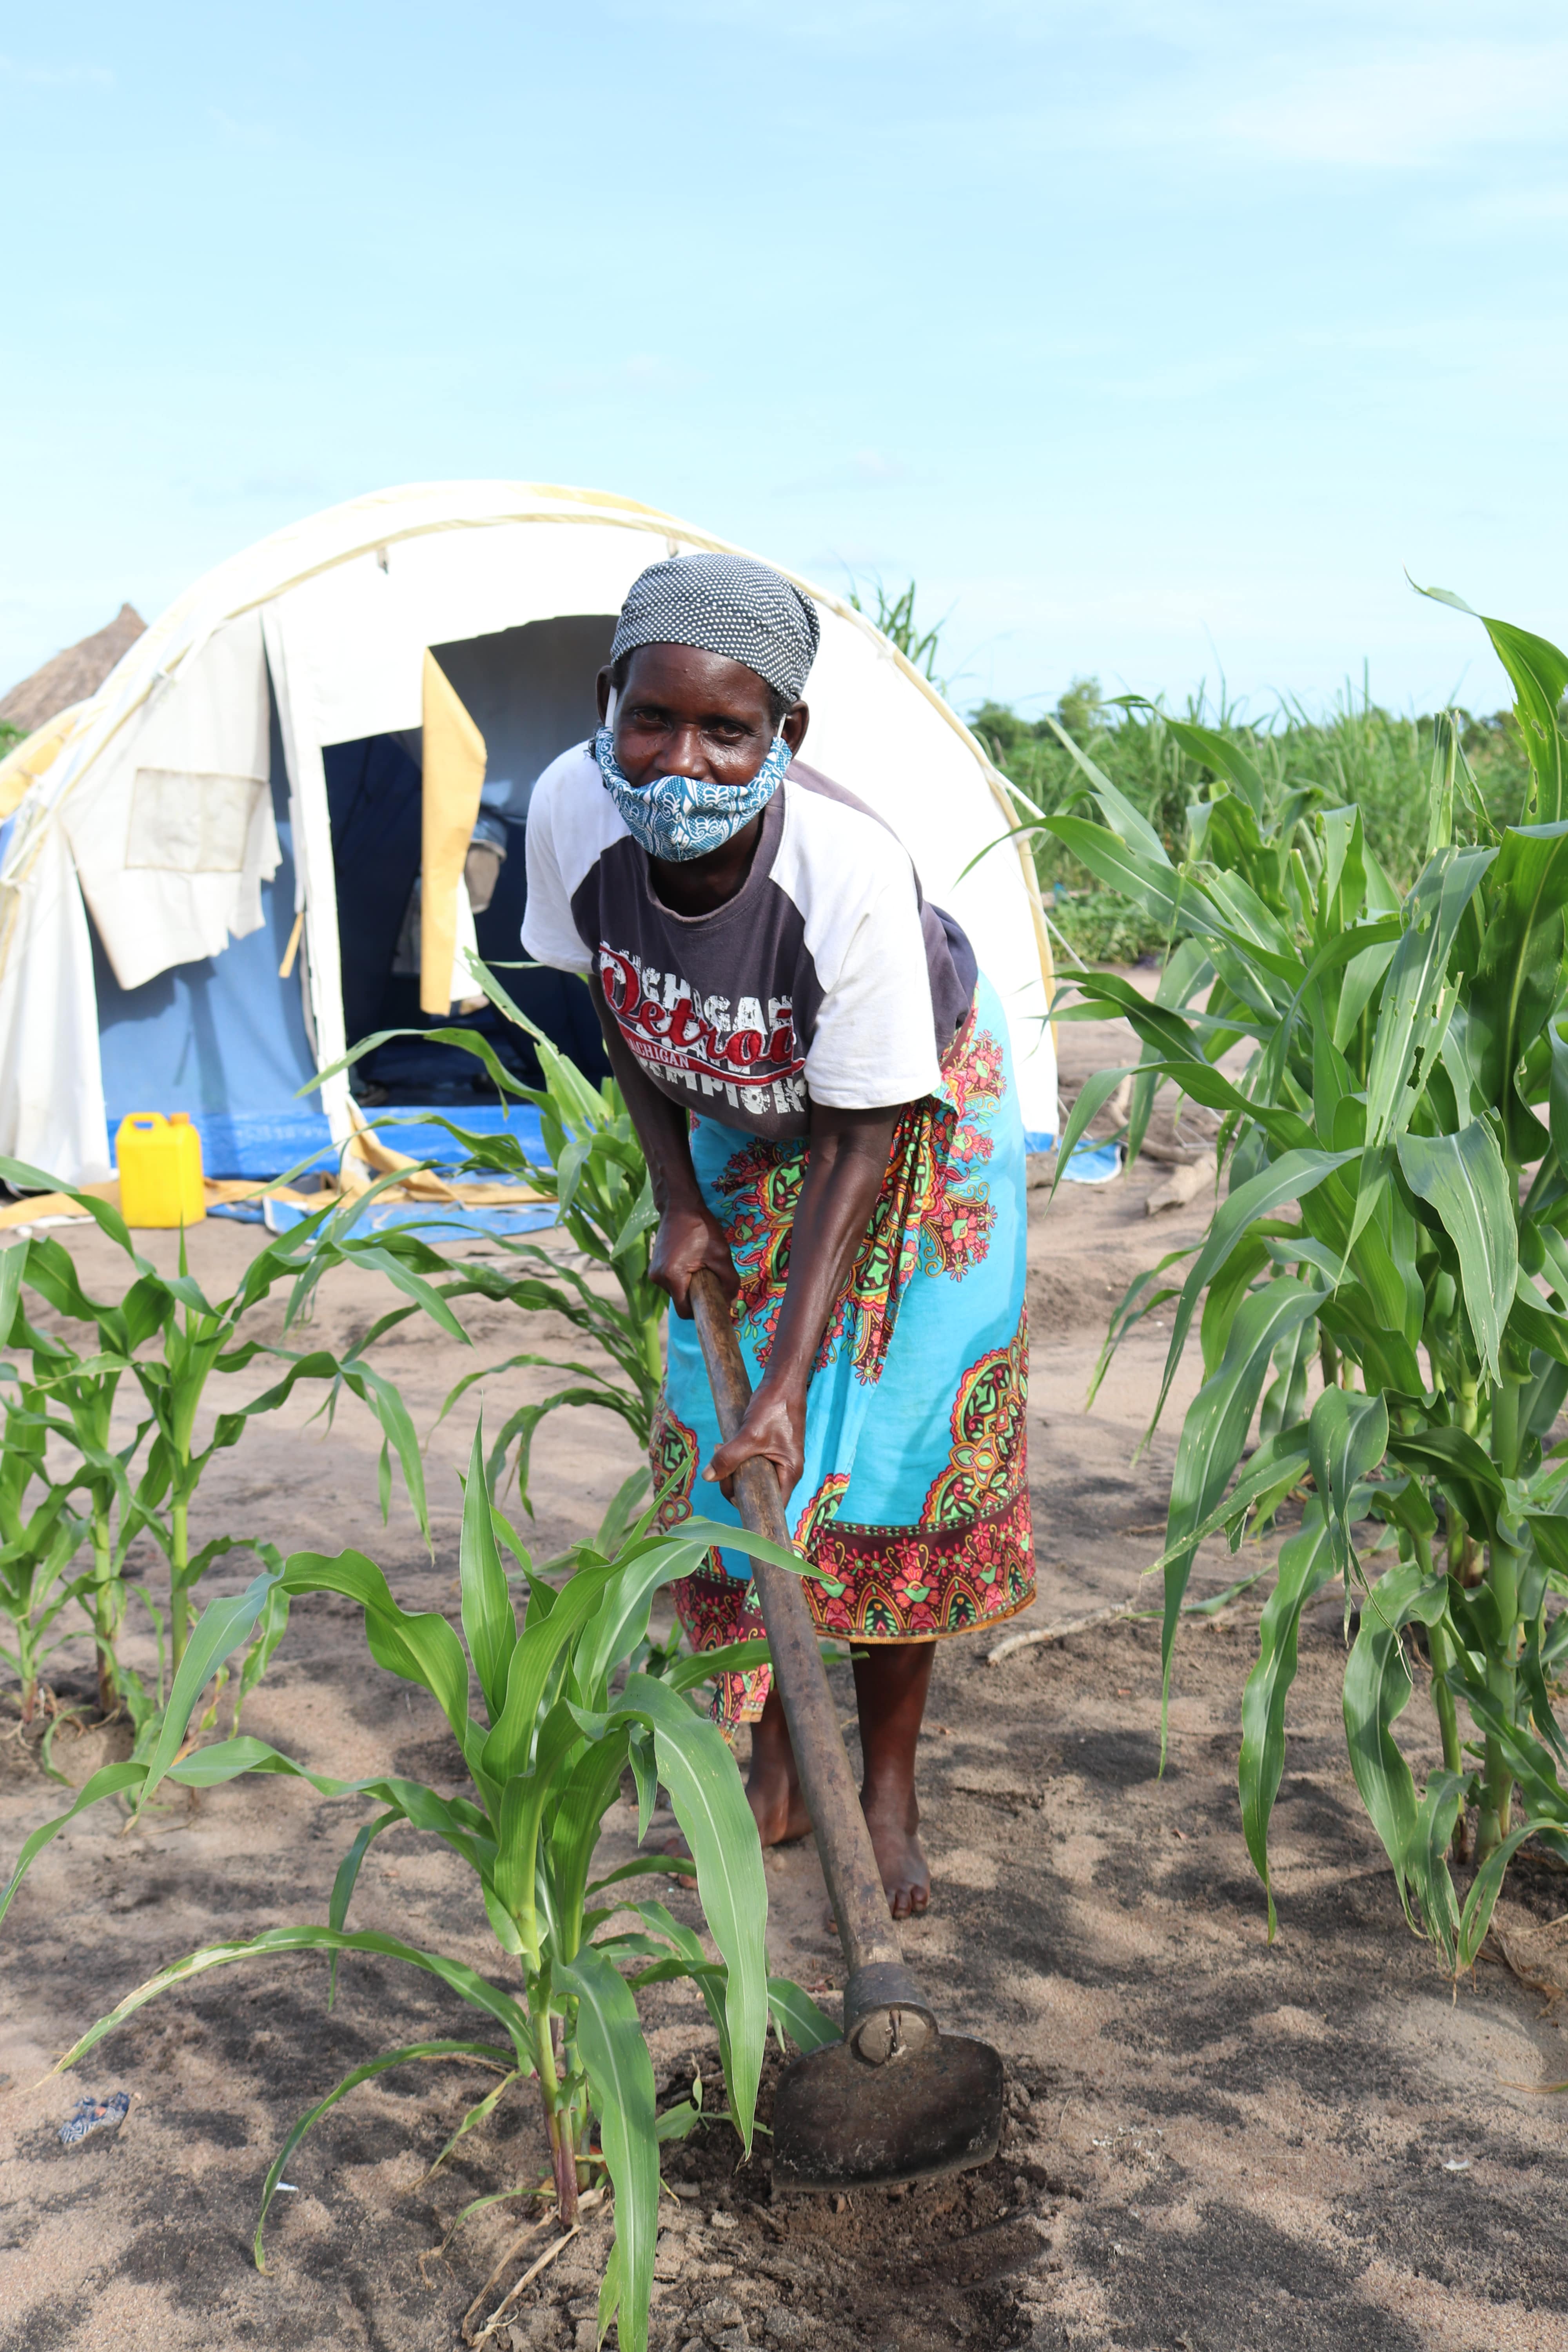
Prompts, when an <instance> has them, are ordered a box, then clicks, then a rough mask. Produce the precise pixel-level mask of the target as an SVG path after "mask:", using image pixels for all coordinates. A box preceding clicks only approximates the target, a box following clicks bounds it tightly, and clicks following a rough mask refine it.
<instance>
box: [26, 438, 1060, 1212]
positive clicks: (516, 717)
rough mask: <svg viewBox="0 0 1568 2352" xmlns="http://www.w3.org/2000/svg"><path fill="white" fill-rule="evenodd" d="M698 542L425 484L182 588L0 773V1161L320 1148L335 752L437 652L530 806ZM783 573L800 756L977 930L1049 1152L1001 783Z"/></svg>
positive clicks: (847, 618) (222, 1167)
mask: <svg viewBox="0 0 1568 2352" xmlns="http://www.w3.org/2000/svg"><path fill="white" fill-rule="evenodd" d="M694 548H704V549H720V550H726V543H725V542H724V541H721V540H717V539H714V538H711V537H710V536H709V535H708V534H707V533H705V532H702V531H700V530H693V529H692V528H691V527H690V526H689V524H686V523H682V522H679V521H677V520H674V519H673V518H671V517H669V516H668V515H664V514H660V513H658V512H656V511H655V510H654V509H651V508H647V507H644V506H639V505H637V504H635V503H634V502H633V501H631V500H629V499H616V498H613V497H610V496H607V495H605V494H601V493H597V492H592V491H581V490H573V489H563V488H552V487H545V486H540V485H536V484H532V483H526V482H457V483H437V484H423V485H416V486H414V487H410V488H400V489H392V490H386V491H383V492H380V493H377V494H376V495H374V496H372V497H367V498H363V499H354V500H352V501H351V502H350V503H349V504H347V505H344V506H340V507H334V508H331V509H328V510H327V511H326V512H325V513H322V514H319V515H313V516H311V517H310V519H309V520H306V521H303V522H300V523H299V524H297V525H296V526H294V527H293V528H291V529H289V530H282V531H278V532H276V533H274V534H273V535H272V537H270V538H268V539H265V540H262V541H259V542H258V544H257V545H256V546H254V547H251V548H248V549H247V550H246V551H244V552H243V553H242V554H239V555H237V556H235V557H233V558H232V559H231V560H230V561H229V562H226V563H223V564H220V565H219V566H218V567H217V569H216V571H213V572H209V573H208V574H207V575H206V576H205V578H204V579H202V580H200V581H198V582H197V583H195V586H194V587H192V588H191V589H189V590H188V591H187V592H186V593H185V594H184V595H183V596H181V597H180V598H179V599H178V600H177V601H176V602H175V603H174V604H172V605H171V606H170V607H169V609H168V611H167V612H165V613H164V614H163V615H162V616H161V617H160V618H159V619H158V620H157V621H155V622H154V623H153V625H152V626H151V627H150V628H149V629H148V630H147V632H146V634H145V635H143V636H142V637H141V638H139V639H138V640H137V642H136V643H135V644H134V645H133V646H132V647H131V649H130V650H129V652H128V653H127V654H126V655H125V656H124V657H123V659H122V660H121V662H120V663H119V664H118V666H117V667H116V668H115V669H114V670H113V672H112V673H111V675H110V677H109V678H108V679H107V680H106V682H105V684H104V685H103V687H102V688H100V691H99V692H98V693H97V694H96V695H95V696H93V697H92V698H91V699H90V700H89V701H88V702H86V703H83V704H80V705H79V706H78V707H77V708H76V709H74V710H72V711H70V712H68V713H66V714H64V715H63V716H62V718H61V719H57V720H55V721H53V722H51V725H50V727H49V728H48V729H47V730H43V733H42V735H41V736H40V737H37V738H34V739H33V740H31V741H30V742H29V743H27V744H26V745H24V746H22V747H21V748H20V750H19V751H17V752H16V753H14V754H13V755H12V758H11V760H10V761H7V762H5V765H4V766H0V819H4V820H5V823H4V824H3V826H0V1150H3V1151H5V1153H8V1154H11V1155H14V1156H15V1157H17V1158H19V1159H23V1160H29V1161H31V1162H32V1163H33V1164H34V1165H35V1166H40V1167H43V1168H47V1169H49V1170H51V1171H54V1172H56V1173H58V1175H60V1176H62V1177H64V1178H66V1179H68V1181H87V1180H90V1179H93V1178H98V1177H102V1176H104V1175H106V1174H107V1173H108V1172H109V1169H110V1132H111V1125H112V1122H113V1121H114V1120H115V1119H117V1118H119V1117H120V1116H121V1115H122V1114H123V1113H124V1112H125V1111H126V1110H128V1109H139V1110H163V1111H169V1110H175V1109H186V1110H189V1111H190V1112H191V1113H192V1115H193V1116H194V1117H195V1118H196V1119H197V1122H198V1124H199V1125H200V1126H201V1127H202V1129H203V1134H204V1145H205V1151H206V1158H207V1166H208V1172H209V1173H210V1174H215V1175H223V1174H237V1175H261V1174H271V1173H276V1172H277V1171H278V1170H279V1169H280V1168H282V1167H283V1166H285V1165H287V1164H288V1163H289V1160H290V1159H292V1158H296V1157H298V1156H299V1147H300V1143H301V1142H306V1143H309V1141H310V1139H312V1138H313V1137H316V1136H318V1135H319V1139H320V1141H321V1143H325V1142H326V1140H327V1139H328V1135H329V1131H330V1135H331V1139H332V1140H333V1141H334V1142H336V1143H339V1144H341V1143H342V1141H343V1140H344V1139H345V1138H346V1136H347V1134H348V1132H349V1126H350V1108H349V1092H348V1083H347V1080H346V1078H345V1077H343V1076H338V1077H336V1078H333V1079H331V1080H329V1081H328V1082H327V1084H326V1086H325V1087H324V1088H323V1089H322V1092H321V1096H320V1097H310V1098H309V1099H308V1100H305V1101H300V1100H298V1099H297V1092H298V1089H299V1087H300V1086H301V1085H303V1084H305V1083H306V1082H307V1081H308V1079H309V1078H310V1076H311V1074H312V1073H313V1072H314V1071H315V1070H317V1069H321V1068H324V1067H326V1066H328V1065H329V1064H331V1062H333V1061H335V1060H336V1059H337V1058H338V1057H339V1056H340V1055H342V1052H343V1051H344V1049H345V1045H346V1043H347V1042H348V1039H347V1037H346V1034H345V1013H344V1005H345V965H346V963H347V962H348V960H349V950H348V947H347V945H346V944H345V936H344V928H343V926H342V924H341V923H340V897H341V893H340V875H339V871H338V867H337V865H336V864H335V862H334V831H333V814H332V805H331V792H330V778H331V774H332V773H333V772H334V765H333V763H334V761H338V762H339V763H340V765H341V759H342V750H343V747H345V746H347V747H353V746H363V745H364V744H365V743H367V742H370V743H373V744H374V743H375V742H384V741H388V740H392V739H396V738H399V737H405V738H406V731H407V730H416V729H417V728H418V727H419V726H420V723H421V715H422V714H421V681H422V677H423V675H424V671H425V656H426V650H427V649H430V648H435V649H437V653H438V657H439V659H440V661H441V664H442V667H443V668H444V669H445V670H446V672H447V675H448V676H449V677H451V679H452V683H453V685H454V686H455V687H456V688H457V690H458V694H459V695H460V696H461V697H462V699H463V701H464V702H465V703H466V705H467V706H468V709H469V710H470V711H471V712H472V715H473V717H474V719H475V720H476V721H477V723H478V725H479V730H480V731H481V732H482V733H483V734H484V736H485V738H486V741H487V745H488V747H489V774H490V777H491V779H492V780H494V779H496V778H497V777H498V774H499V775H500V784H501V786H502V788H503V793H504V790H505V789H510V793H511V803H510V805H511V811H512V814H514V815H518V816H521V813H522V812H523V810H524V809H525V806H526V795H527V790H528V788H529V784H530V782H531V776H532V775H534V774H537V773H538V772H539V770H540V769H542V767H543V766H544V765H545V764H546V762H547V761H549V760H550V759H551V758H552V757H553V756H554V754H555V753H556V752H557V751H562V750H563V749H565V748H566V747H567V746H568V745H569V744H571V743H573V742H574V741H577V740H581V738H582V737H583V736H584V735H585V734H586V733H587V732H588V731H589V729H590V727H591V726H592V724H593V700H592V689H593V678H594V674H595V670H596V669H597V667H598V666H599V664H600V662H601V661H602V660H603V659H604V658H605V649H606V647H607V645H608V638H609V632H610V627H611V622H612V616H613V615H614V614H615V613H616V611H617V609H618V608H619V605H620V604H621V601H622V599H623V597H624V595H625V593H626V589H627V588H628V587H629V586H630V584H631V582H632V581H633V579H634V578H635V577H636V575H637V572H639V571H640V570H641V569H642V567H643V566H644V565H645V564H646V563H648V562H653V561H655V560H657V559H658V557H660V556H663V555H665V554H672V555H673V554H677V553H679V552H681V551H685V550H689V549H694ZM726 551H728V550H726ZM792 576H793V575H792ZM798 584H799V585H800V586H801V587H803V588H805V589H806V590H807V592H808V593H810V594H811V595H812V596H813V597H814V598H815V599H816V604H817V606H818V609H819V611H820V613H821V616H822V625H823V635H822V646H821V651H820V654H819V656H818V658H817V662H816V667H815V669H814V670H813V673H812V677H811V682H810V687H809V689H808V693H809V700H810V704H811V714H812V716H811V732H810V740H809V743H808V745H807V749H806V756H807V758H808V759H809V760H810V761H811V762H812V764H813V765H815V766H816V767H819V768H821V769H823V770H824V771H826V772H827V773H828V774H830V775H832V776H834V777H836V778H837V780H838V781H840V782H843V783H844V784H846V785H847V786H848V788H849V789H850V790H851V791H853V792H855V793H858V795H859V796H860V797H861V798H862V799H864V800H865V801H867V802H868V803H869V804H870V805H871V806H872V807H874V808H875V809H877V810H878V812H879V814H882V815H884V816H885V817H886V818H887V820H888V821H889V824H892V825H893V826H894V827H895V828H896V830H897V831H898V833H899V834H900V836H901V838H902V839H903V840H904V841H905V842H906V843H907V844H908V845H909V847H910V851H911V853H912V855H913V856H914V858H915V861H916V864H917V866H918V868H919V870H920V873H921V880H922V883H923V885H924V887H925V890H926V894H927V896H928V898H931V899H933V900H934V901H935V902H936V903H937V904H939V905H941V906H943V907H945V908H948V909H949V910H950V911H951V912H952V914H954V915H955V916H956V917H957V918H958V919H959V921H960V922H961V923H962V924H963V926H964V928H965V929H966V930H967V931H968V932H969V934H970V937H971V938H972V939H973V941H974V943H975V946H976V949H977V950H978V952H979V955H980V959H981V962H982V965H983V967H984V969H985V971H987V972H988V973H989V975H990V977H991V979H992V981H993V982H994V984H995V986H996V988H997V990H998V992H999V993H1000V995H1001V997H1002V1000H1003V1003H1004V1004H1005V1007H1006V1008H1007V1013H1008V1018H1009V1021H1010V1024H1011V1028H1012V1042H1013V1049H1014V1054H1015V1056H1016V1064H1017V1070H1018V1078H1019V1085H1020V1091H1021V1096H1022V1100H1023V1105H1024V1111H1025V1121H1026V1127H1027V1129H1029V1130H1030V1135H1031V1141H1032V1143H1033V1144H1034V1145H1035V1146H1036V1147H1037V1148H1039V1147H1042V1146H1043V1145H1044V1144H1045V1143H1047V1141H1049V1140H1050V1139H1052V1138H1053V1137H1054V1134H1055V1131H1056V1124H1057V1116H1056V1110H1057V1105H1056V1065H1055V1057H1054V1052H1053V1047H1052V1040H1051V1034H1050V1030H1049V1026H1048V1023H1047V1018H1046V1014H1047V1005H1048V1001H1049V991H1050V984H1051V979H1050V963H1049V950H1048V947H1047V934H1046V929H1045V924H1044V920H1043V917H1042V914H1041V909H1040V906H1039V899H1038V894H1037V889H1036V887H1035V884H1034V879H1033V875H1032V871H1031V869H1030V867H1029V865H1028V863H1027V860H1026V857H1024V856H1020V853H1019V850H1018V847H1017V846H1016V845H1014V844H1012V843H1004V844H1002V845H1000V846H997V847H995V848H994V849H993V850H992V851H991V854H990V855H988V856H980V853H981V852H983V851H984V850H985V849H986V848H987V845H989V844H992V843H994V842H997V841H998V838H999V836H1000V835H1003V834H1004V833H1005V832H1006V830H1007V829H1008V827H1009V826H1010V825H1011V824H1014V823H1015V822H1016V815H1015V811H1014V806H1013V803H1012V801H1011V798H1010V795H1009V792H1008V788H1007V786H1006V784H1005V782H1004V780H1003V779H1002V778H1001V776H1000V775H999V774H998V773H997V772H996V771H995V769H994V767H993V766H992V765H991V763H990V762H989V761H988V760H987V759H986V757H985V754H984V751H983V749H982V747H981V746H980V744H979V743H978V742H977V741H976V740H975V739H974V738H973V736H972V735H971V734H970V733H969V731H968V730H967V729H966V728H964V727H963V724H962V723H961V722H960V721H959V720H958V719H956V718H955V717H954V716H953V714H952V711H950V710H949V709H947V707H946V705H945V704H944V703H943V702H942V700H941V698H940V697H939V696H938V695H937V694H936V693H935V692H934V690H933V689H932V688H931V687H930V686H929V685H928V683H927V682H926V680H925V679H924V678H922V677H920V676H919V674H918V673H917V672H916V671H915V670H914V669H912V668H911V667H910V664H909V663H908V662H907V661H905V660H904V659H903V657H902V656H900V654H898V653H897V652H896V651H895V650H894V648H893V647H892V646H890V645H889V643H888V641H887V640H886V639H885V638H884V637H882V636H881V635H879V632H878V631H877V630H876V628H875V627H874V626H873V625H871V624H870V623H869V622H868V621H867V620H866V618H865V617H864V616H863V615H862V614H859V613H857V612H855V611H854V610H853V609H852V608H851V607H850V606H848V605H847V604H845V603H843V602H842V601H841V600H840V599H838V598H837V597H835V596H832V595H829V594H827V593H825V592H824V591H823V590H821V589H819V588H816V587H815V586H813V585H812V584H811V583H808V582H805V581H801V582H799V583H798ZM7 787H9V789H7ZM338 850H339V856H340V858H341V856H342V842H341V839H340V840H339V842H338ZM976 857H980V862H979V864H978V865H976V866H973V869H972V870H970V862H971V860H973V859H974V858H976ZM345 871H346V869H345ZM516 872H517V874H518V877H519V878H520V879H521V858H519V859H518V860H517V861H516ZM508 920H509V921H510V924H511V928H510V934H509V937H510V942H511V943H512V944H511V945H510V953H511V954H512V955H513V956H516V955H518V954H520V953H521V950H519V949H518V948H517V946H516V945H515V941H516V927H515V921H514V920H512V919H511V918H510V917H509V918H508ZM291 942H292V943H293V944H294V946H295V947H296V949H297V954H296V955H295V956H294V957H293V958H292V959H291V958H290V956H289V946H290V943H291ZM480 945H481V948H483V949H484V950H485V952H486V953H487V954H491V953H494V952H495V950H494V947H493V945H491V946H486V942H485V940H484V938H483V936H482V934H481V938H480ZM280 966H285V967H287V976H284V975H283V973H282V972H281V971H280ZM346 976H347V979H348V982H349V992H350V995H351V998H352V993H353V971H352V970H350V971H348V972H347V975H346ZM563 1042H566V1043H568V1044H569V1045H570V1040H566V1039H563ZM143 1096H149V1097H153V1098H149V1099H142V1097H143ZM318 1105H319V1108H318ZM469 1123H470V1124H472V1121H470V1122H469Z"/></svg>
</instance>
